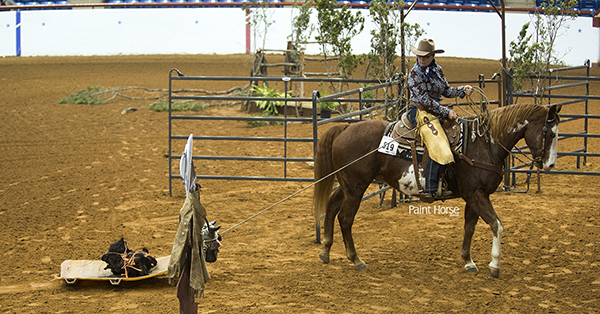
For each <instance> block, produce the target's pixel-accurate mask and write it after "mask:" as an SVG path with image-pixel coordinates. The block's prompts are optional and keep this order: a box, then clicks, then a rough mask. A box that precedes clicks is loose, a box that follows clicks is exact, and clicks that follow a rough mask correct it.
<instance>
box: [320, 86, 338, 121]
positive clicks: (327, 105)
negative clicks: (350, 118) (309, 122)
mask: <svg viewBox="0 0 600 314" xmlns="http://www.w3.org/2000/svg"><path fill="white" fill-rule="evenodd" d="M322 95H323V96H321V97H325V96H328V94H327V92H323V93H322ZM336 106H337V104H336V103H335V102H332V101H324V102H319V103H317V109H319V110H320V111H321V113H320V114H321V118H323V119H329V118H331V110H333V109H335V107H336Z"/></svg>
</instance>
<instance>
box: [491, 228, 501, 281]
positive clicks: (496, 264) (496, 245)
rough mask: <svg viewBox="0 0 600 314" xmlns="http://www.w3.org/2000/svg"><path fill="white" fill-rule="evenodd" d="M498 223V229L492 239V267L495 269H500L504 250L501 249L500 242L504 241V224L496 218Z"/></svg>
mask: <svg viewBox="0 0 600 314" xmlns="http://www.w3.org/2000/svg"><path fill="white" fill-rule="evenodd" d="M496 222H497V223H498V231H497V232H496V235H495V236H494V240H493V241H492V261H491V262H490V267H491V268H495V269H500V256H502V251H501V250H500V244H501V242H502V231H503V230H504V229H503V228H502V224H501V223H500V220H496Z"/></svg>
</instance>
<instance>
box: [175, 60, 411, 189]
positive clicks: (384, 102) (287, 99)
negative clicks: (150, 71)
mask: <svg viewBox="0 0 600 314" xmlns="http://www.w3.org/2000/svg"><path fill="white" fill-rule="evenodd" d="M182 81H187V82H198V81H205V82H217V81H230V82H250V83H252V82H258V81H261V82H283V84H284V93H283V95H284V97H283V98H277V97H262V96H251V95H247V96H239V95H237V96H215V95H202V96H198V95H176V94H175V91H176V90H175V89H174V88H173V84H175V83H179V82H182ZM294 82H309V83H314V84H319V83H321V84H322V83H336V84H347V85H349V84H362V85H366V84H372V85H371V86H367V87H359V88H357V89H353V90H350V91H347V92H343V93H339V94H334V95H328V96H325V97H322V98H321V97H320V94H319V93H318V92H316V93H313V96H312V97H311V98H306V97H292V96H289V93H288V91H290V84H292V83H294ZM398 83H399V82H398V81H392V82H387V83H381V82H380V81H377V80H360V79H338V78H297V77H222V76H185V75H183V74H182V73H181V72H180V71H179V70H177V69H172V70H171V71H170V72H169V153H168V159H169V194H170V195H172V180H173V179H177V178H181V176H179V175H177V174H174V173H173V161H174V160H179V159H180V158H181V155H178V154H173V147H174V145H173V141H175V140H181V141H183V140H186V139H187V138H188V136H189V133H188V135H184V134H173V124H174V123H175V122H176V121H185V120H187V121H224V122H226V121H228V122H230V121H255V122H279V123H282V124H283V130H282V133H283V134H282V136H281V137H260V136H215V135H194V136H193V139H194V141H230V142H236V141H243V142H249V141H255V142H265V143H266V142H277V143H282V144H283V152H282V155H280V156H276V157H274V156H217V155H193V156H192V159H194V160H219V161H235V162H252V161H254V162H279V163H282V165H283V167H282V168H283V173H282V175H281V176H261V175H246V176H241V175H197V178H198V179H220V180H254V181H296V182H312V181H314V178H313V177H293V176H290V175H289V174H288V164H289V163H292V162H312V161H314V157H313V156H314V151H315V149H316V145H317V140H318V132H317V126H318V125H322V124H324V123H327V122H334V121H336V122H356V121H360V119H362V116H361V117H360V119H350V118H351V117H352V116H356V115H363V114H367V113H369V112H372V111H373V110H377V109H380V108H383V107H386V106H390V105H391V104H392V101H391V100H389V99H364V98H363V97H362V95H363V93H364V92H367V91H371V90H377V89H383V88H391V87H392V86H395V85H396V86H397V85H398ZM353 94H358V98H342V97H345V96H350V95H353ZM189 100H192V101H201V102H209V101H221V102H228V103H230V102H256V101H278V102H283V115H282V116H281V117H279V116H268V117H252V116H237V117H232V116H208V115H189V114H186V115H174V114H173V103H174V101H189ZM326 101H327V102H338V103H340V104H342V103H350V104H353V103H356V104H358V107H359V108H363V107H364V108H363V109H361V110H359V111H356V112H355V113H349V114H347V115H344V116H343V117H342V118H339V117H335V118H333V119H322V118H318V111H317V103H319V102H326ZM299 102H305V103H306V102H310V103H311V104H312V106H311V107H312V108H311V117H297V116H293V115H290V109H294V108H297V107H294V106H292V105H291V104H293V103H299ZM290 122H301V123H310V124H311V125H312V136H311V137H291V136H290V135H289V132H288V123H290ZM190 133H192V132H190ZM291 143H311V144H312V148H313V156H305V157H290V156H289V152H288V144H291ZM232 145H233V144H232ZM181 146H182V147H183V145H181Z"/></svg>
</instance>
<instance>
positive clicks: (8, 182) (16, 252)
mask: <svg viewBox="0 0 600 314" xmlns="http://www.w3.org/2000/svg"><path fill="white" fill-rule="evenodd" d="M278 58H279V57H277V58H274V60H278ZM279 59H280V58H279ZM438 63H439V64H440V65H442V66H443V67H444V70H445V73H446V75H447V77H448V79H450V80H467V79H474V78H476V77H477V76H478V75H479V74H484V75H485V77H486V78H489V77H491V76H492V74H493V73H494V72H497V71H498V70H499V68H500V64H499V62H497V61H489V60H468V59H458V58H439V60H438ZM249 66H250V62H249V59H248V57H247V56H245V55H229V56H214V55H209V56H197V55H185V56H115V57H35V58H16V57H13V58H2V59H0V79H1V82H0V84H1V88H0V116H1V117H2V122H1V123H0V131H1V132H0V152H1V154H0V165H1V168H0V169H1V170H0V171H1V176H0V230H1V231H2V232H0V247H2V250H1V252H0V256H1V261H2V263H0V311H2V312H4V313H106V312H127V313H177V311H178V301H177V299H176V295H175V293H176V290H175V288H174V287H172V286H169V285H168V284H167V280H166V279H165V278H164V277H158V278H153V279H149V280H144V281H140V282H123V283H121V285H119V286H111V285H110V284H109V283H108V282H104V281H98V282H86V281H80V282H78V283H76V284H74V285H68V284H66V283H65V282H64V281H62V280H53V281H52V279H53V278H54V276H55V275H59V273H60V264H61V262H62V261H64V260H69V259H99V258H100V257H101V256H102V254H103V253H105V252H106V250H107V248H108V245H109V244H110V243H112V242H114V241H116V240H118V239H119V238H120V237H125V239H126V240H127V241H128V243H129V245H130V246H131V247H132V248H134V249H136V248H142V247H147V248H148V249H149V251H150V253H151V254H153V255H154V256H156V257H160V256H166V255H169V254H170V250H171V244H172V241H173V239H174V233H175V231H176V228H177V221H178V218H177V215H178V211H179V208H180V206H181V205H182V204H183V201H184V196H185V194H184V191H183V187H182V185H181V184H180V183H179V182H178V181H174V184H173V191H174V193H173V196H172V197H170V196H169V190H168V188H169V185H168V184H169V182H168V161H167V159H166V158H165V155H166V154H167V153H168V140H167V139H168V122H167V113H161V112H154V111H149V110H147V109H140V110H137V111H133V112H130V113H128V114H122V113H121V112H122V111H123V110H124V109H126V108H129V107H143V106H146V105H148V104H149V103H150V102H151V101H150V100H137V101H136V100H130V99H125V98H121V97H117V98H115V99H114V100H111V101H109V102H108V103H107V104H105V105H97V106H87V105H75V104H60V105H59V104H57V101H58V100H59V99H61V98H62V97H65V96H67V95H68V94H70V93H73V92H76V91H78V90H80V89H83V88H86V87H87V86H93V85H99V86H104V87H107V88H116V87H127V86H142V87H147V88H167V87H168V73H169V70H170V69H172V68H178V69H179V70H181V71H182V72H183V73H184V74H186V75H227V76H234V75H235V76H246V75H248V73H249ZM274 71H275V70H274ZM598 72H599V71H598V70H597V69H593V74H595V75H598ZM230 85H231V84H229V85H227V84H224V83H218V82H217V83H214V82H213V83H206V84H205V85H203V88H205V89H208V90H223V89H226V88H229V87H231V86H230ZM597 87H598V86H596V85H593V86H592V90H597ZM568 92H578V91H576V90H573V91H566V92H565V93H568ZM494 93H495V92H494V91H491V92H490V94H494ZM592 93H593V92H592ZM492 98H495V97H492ZM582 108H583V107H582V106H581V105H571V106H570V107H565V109H563V113H576V112H582V111H583V109H582ZM590 108H591V113H593V114H600V109H599V108H598V102H592V103H591V105H590ZM203 114H206V115H219V116H226V115H240V114H241V111H240V110H239V106H233V107H227V106H224V107H211V108H209V109H207V110H206V111H204V112H203ZM581 125H582V123H579V122H569V123H565V124H564V125H563V124H561V126H560V128H561V131H562V132H578V131H581ZM590 125H591V132H592V133H596V134H598V133H600V128H599V127H598V122H597V121H594V120H591V122H590ZM282 128H283V127H282V126H274V127H273V126H272V127H262V128H252V127H250V126H249V125H247V124H246V123H243V122H235V123H230V124H224V123H222V122H214V121H203V122H198V123H195V124H193V125H188V124H185V123H183V124H177V125H175V126H174V133H176V134H189V133H194V134H197V135H204V134H211V135H229V134H233V135H240V134H251V135H256V136H281V134H282ZM288 131H289V132H290V134H291V135H292V136H310V134H311V133H310V132H311V131H310V126H309V125H305V124H290V125H289V126H288ZM238 144H239V145H238ZM183 145H184V142H181V141H179V142H176V145H175V146H174V147H173V150H174V154H177V153H178V152H179V153H180V152H181V150H182V149H183ZM231 146H232V144H231V143H226V144H223V143H219V142H214V141H212V142H209V143H206V142H205V143H200V142H196V143H195V151H196V152H197V153H198V154H205V155H218V154H222V155H225V154H228V153H230V152H235V153H236V154H238V153H239V154H242V155H245V156H265V154H266V155H274V156H275V155H278V154H281V146H280V145H279V144H276V143H275V144H270V143H261V142H252V143H237V144H235V145H234V147H231ZM580 147H582V140H580V139H579V140H571V141H568V142H566V141H565V142H561V143H560V144H559V148H560V150H561V151H567V150H573V149H577V148H580ZM589 151H592V152H596V153H598V152H600V147H599V145H598V141H597V140H590V141H589ZM311 154H312V148H311V147H310V145H308V146H302V145H300V146H299V147H296V146H293V147H290V155H293V156H294V157H307V156H311ZM174 166H176V163H174ZM196 168H197V169H198V172H199V173H200V174H212V173H215V174H225V175H235V174H251V173H257V172H258V173H260V175H270V176H282V175H283V174H282V173H281V168H280V166H279V165H278V164H277V163H274V162H272V163H266V164H262V165H261V164H258V165H255V164H251V165H248V164H245V163H242V162H237V163H223V162H216V161H197V164H196ZM558 168H559V169H563V170H567V169H568V170H576V161H575V158H574V157H565V158H561V159H559V164H558ZM175 169H177V168H175ZM583 170H591V171H594V170H595V171H598V170H600V167H598V161H597V159H589V160H588V164H587V165H586V166H584V167H583ZM289 171H290V172H291V175H292V176H298V177H310V176H311V172H312V169H311V168H310V167H309V166H308V165H306V164H304V163H294V164H291V165H290V170H289ZM534 178H535V177H534ZM517 182H518V183H519V185H518V186H517V189H518V190H522V189H525V186H524V185H523V182H524V176H518V177H517ZM200 183H201V185H202V192H201V199H202V202H203V204H204V205H205V206H206V207H207V210H208V214H209V217H208V218H209V219H211V220H212V219H217V220H218V223H219V224H221V225H223V229H227V228H229V227H231V226H233V225H235V224H236V223H238V222H240V221H242V220H243V219H245V218H247V217H249V216H251V215H252V214H254V213H256V212H258V211H260V210H262V209H264V208H266V207H268V206H270V205H271V204H273V203H275V202H277V201H279V200H281V199H283V198H284V197H287V196H288V195H291V194H292V193H295V192H296V191H298V190H300V189H302V188H303V187H305V186H307V185H308V183H292V182H254V181H222V180H203V181H202V182H200ZM533 183H534V184H535V183H536V181H533ZM598 187H599V185H598V179H597V177H589V176H556V175H548V174H542V175H541V193H536V192H535V190H536V187H535V185H534V186H532V191H530V192H528V193H525V194H517V193H510V192H498V193H495V194H494V195H493V196H492V202H493V204H494V206H495V209H496V211H497V213H498V215H499V217H500V219H501V221H502V222H503V224H504V234H503V236H504V237H503V239H502V242H503V245H502V249H503V251H502V253H503V256H502V264H501V265H502V269H501V274H500V278H498V279H495V278H492V277H490V276H489V275H488V274H487V272H486V265H487V263H489V261H490V250H491V240H492V235H491V232H490V231H489V228H488V227H487V225H486V224H485V223H483V221H480V223H479V224H478V227H477V230H476V233H475V236H474V242H473V250H472V255H473V258H474V260H475V262H476V263H477V264H478V265H479V267H480V269H481V270H482V272H481V273H480V274H478V275H473V274H468V273H466V272H465V271H464V270H463V268H462V265H463V263H462V261H461V259H460V246H461V243H462V235H463V229H462V226H463V219H462V218H463V213H462V211H463V210H464V202H463V201H461V200H451V201H447V202H445V203H439V204H436V205H441V206H446V207H453V208H458V211H459V212H460V214H459V217H450V216H449V215H440V214H431V215H428V214H421V215H417V214H411V213H409V210H410V206H418V205H424V204H421V203H410V204H400V205H399V206H398V207H397V208H391V206H390V203H391V197H390V193H388V194H387V195H386V198H385V199H384V201H383V205H382V207H381V208H379V207H378V203H379V199H378V198H372V199H370V200H368V201H366V202H364V203H363V204H362V206H361V210H360V211H359V213H358V215H357V218H356V222H355V225H354V237H355V242H356V245H357V250H358V254H359V256H361V257H362V259H363V260H364V261H365V262H366V263H367V265H368V267H369V268H368V269H366V270H363V271H360V272H357V271H355V270H354V269H353V267H352V265H351V264H350V262H349V261H348V260H347V259H346V257H345V252H344V248H343V244H342V242H341V234H340V233H339V228H338V227H337V226H336V231H335V243H334V246H333V248H332V254H331V257H332V260H331V263H330V264H328V265H325V264H323V263H322V262H321V261H320V260H319V258H318V253H319V251H320V246H319V245H317V244H315V243H314V230H313V229H314V228H313V223H314V222H313V218H312V194H311V192H312V190H311V189H308V190H307V191H305V192H302V193H300V194H299V195H297V196H295V197H293V198H291V199H290V200H288V201H286V202H284V203H283V204H281V205H279V206H276V207H274V208H273V209H271V210H269V211H267V212H265V213H264V214H262V215H260V216H258V217H256V218H255V219H253V220H251V221H249V222H247V223H245V224H243V225H241V226H240V227H237V228H235V229H233V230H232V231H230V232H228V233H226V234H225V235H224V237H223V241H222V244H223V247H222V250H221V253H220V255H219V260H218V261H217V262H216V263H214V264H210V265H209V270H210V274H211V276H212V279H211V280H210V281H209V282H208V284H207V286H206V291H205V293H204V297H203V298H201V299H199V303H200V309H199V312H201V313H369V312H373V313H375V312H377V313H386V312H388V313H421V312H434V313H448V312H466V313H484V312H492V313H493V312H499V313H534V312H541V313H548V312H564V313H574V312H577V313H594V312H598V311H600V300H599V296H600V292H599V289H600V265H599V264H600V256H599V255H598V254H599V253H600V249H599V245H600V240H599V235H600V219H599V217H598V210H599V209H600V203H599V198H598Z"/></svg>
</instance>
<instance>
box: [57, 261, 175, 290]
mask: <svg viewBox="0 0 600 314" xmlns="http://www.w3.org/2000/svg"><path fill="white" fill-rule="evenodd" d="M170 259H171V256H170V255H169V256H163V257H159V258H157V259H156V266H154V267H152V269H151V270H150V273H149V274H148V275H146V276H138V277H129V278H125V277H117V276H115V274H113V273H112V271H110V269H104V268H105V267H106V265H107V264H106V263H105V262H104V261H100V260H66V261H64V262H62V264H60V279H64V280H65V282H66V283H68V284H74V283H75V282H76V281H77V280H108V281H109V282H110V283H111V284H112V285H115V286H116V285H118V284H120V283H121V281H137V280H143V279H148V278H152V277H156V276H160V275H164V274H166V273H167V268H168V267H169V260H170Z"/></svg>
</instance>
